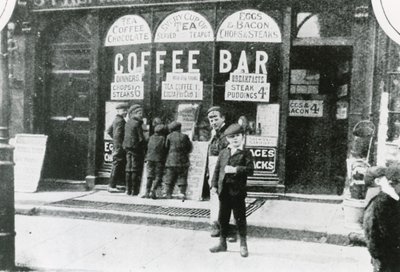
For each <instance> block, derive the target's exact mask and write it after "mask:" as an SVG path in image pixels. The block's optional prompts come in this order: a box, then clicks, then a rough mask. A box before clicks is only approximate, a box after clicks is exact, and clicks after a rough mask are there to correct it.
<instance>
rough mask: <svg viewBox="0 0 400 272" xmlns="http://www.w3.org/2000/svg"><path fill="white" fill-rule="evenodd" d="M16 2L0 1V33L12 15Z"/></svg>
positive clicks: (11, 0)
mask: <svg viewBox="0 0 400 272" xmlns="http://www.w3.org/2000/svg"><path fill="white" fill-rule="evenodd" d="M16 2H17V0H2V1H0V31H1V30H2V29H3V28H4V27H5V25H6V24H7V23H8V21H9V20H10V18H11V15H12V14H13V11H14V8H15V3H16Z"/></svg>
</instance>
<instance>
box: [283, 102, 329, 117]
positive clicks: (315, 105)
mask: <svg viewBox="0 0 400 272" xmlns="http://www.w3.org/2000/svg"><path fill="white" fill-rule="evenodd" d="M323 111H324V101H323V100H290V101H289V116H303V117H322V116H323Z"/></svg>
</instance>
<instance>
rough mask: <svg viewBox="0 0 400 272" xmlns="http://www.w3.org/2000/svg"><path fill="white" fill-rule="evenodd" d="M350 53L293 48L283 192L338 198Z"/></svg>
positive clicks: (343, 170)
mask: <svg viewBox="0 0 400 272" xmlns="http://www.w3.org/2000/svg"><path fill="white" fill-rule="evenodd" d="M350 64H351V48H347V47H327V46H326V47H294V48H293V50H292V53H291V79H290V93H289V116H288V121H287V154H286V169H287V170H286V182H285V185H286V190H287V192H294V193H306V194H307V193H309V194H341V193H342V190H343V186H344V177H345V174H346V157H347V131H348V114H347V112H348V109H349V103H348V102H349V96H350V94H349V92H350V76H351V75H350V71H351V67H350Z"/></svg>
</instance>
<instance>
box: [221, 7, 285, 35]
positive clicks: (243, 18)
mask: <svg viewBox="0 0 400 272" xmlns="http://www.w3.org/2000/svg"><path fill="white" fill-rule="evenodd" d="M217 41H223V42H264V43H280V42H282V37H281V31H280V29H279V26H278V24H277V23H276V22H275V21H274V19H272V18H271V17H270V16H268V15H267V14H265V13H263V12H261V11H258V10H255V9H246V10H241V11H237V12H235V13H233V14H232V15H230V16H229V17H228V18H226V19H225V20H224V21H223V22H222V24H221V26H220V27H219V29H218V32H217Z"/></svg>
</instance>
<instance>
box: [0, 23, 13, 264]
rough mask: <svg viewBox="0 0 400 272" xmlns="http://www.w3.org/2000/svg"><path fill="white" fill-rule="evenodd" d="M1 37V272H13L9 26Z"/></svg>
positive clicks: (1, 33) (2, 32)
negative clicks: (8, 59)
mask: <svg viewBox="0 0 400 272" xmlns="http://www.w3.org/2000/svg"><path fill="white" fill-rule="evenodd" d="M0 35H1V36H0V105H1V110H0V270H2V271H3V270H11V269H12V268H13V267H14V264H15V218H14V162H13V147H12V146H10V145H9V144H8V139H9V134H8V125H9V116H10V93H9V88H8V61H7V27H5V28H4V29H3V31H1V32H0Z"/></svg>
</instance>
